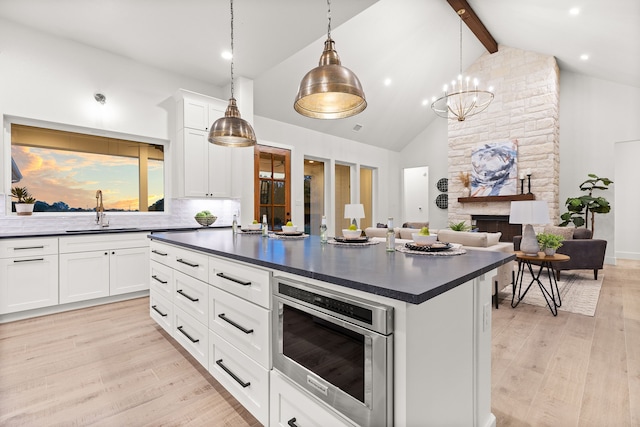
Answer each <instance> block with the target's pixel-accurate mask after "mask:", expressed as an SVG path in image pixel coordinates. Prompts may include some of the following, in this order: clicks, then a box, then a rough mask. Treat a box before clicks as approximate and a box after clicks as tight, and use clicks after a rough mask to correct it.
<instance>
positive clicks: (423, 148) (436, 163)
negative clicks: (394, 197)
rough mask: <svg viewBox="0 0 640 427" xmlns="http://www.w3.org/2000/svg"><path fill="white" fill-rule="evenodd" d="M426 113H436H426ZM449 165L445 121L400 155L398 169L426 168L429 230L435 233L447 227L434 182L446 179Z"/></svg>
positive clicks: (435, 125)
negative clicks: (427, 174) (427, 175)
mask: <svg viewBox="0 0 640 427" xmlns="http://www.w3.org/2000/svg"><path fill="white" fill-rule="evenodd" d="M426 114H435V113H432V112H431V111H426ZM448 164H449V162H448V139H447V120H446V119H442V118H439V117H438V118H436V119H435V120H434V121H433V122H432V123H431V125H429V127H427V128H426V129H425V130H424V131H423V132H422V133H421V134H420V135H418V136H417V137H415V138H414V139H413V141H411V142H410V143H409V144H407V145H406V146H405V147H404V148H403V149H402V151H401V152H400V167H401V168H410V167H418V166H425V165H426V166H428V167H429V227H430V228H432V229H434V230H438V229H440V228H446V227H447V226H448V224H449V222H448V219H447V217H448V210H447V209H440V208H439V207H437V206H436V202H435V200H436V197H437V196H438V194H440V192H439V191H438V189H437V188H436V183H437V182H438V180H439V179H440V178H448V177H449V175H448ZM449 178H450V177H449ZM403 215H405V214H404V213H403ZM407 220H408V218H406V217H405V216H403V220H402V221H401V222H399V221H398V222H399V223H400V224H402V222H405V221H407Z"/></svg>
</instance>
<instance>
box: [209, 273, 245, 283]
mask: <svg viewBox="0 0 640 427" xmlns="http://www.w3.org/2000/svg"><path fill="white" fill-rule="evenodd" d="M216 276H218V277H222V278H223V279H227V280H231V281H232V282H236V283H239V284H241V285H242V286H249V285H251V282H245V281H244V280H240V279H236V278H233V277H230V276H227V275H226V274H224V273H217V274H216Z"/></svg>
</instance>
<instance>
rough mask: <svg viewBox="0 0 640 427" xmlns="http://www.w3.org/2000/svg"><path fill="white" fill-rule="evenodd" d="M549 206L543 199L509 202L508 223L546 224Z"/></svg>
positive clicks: (548, 220)
mask: <svg viewBox="0 0 640 427" xmlns="http://www.w3.org/2000/svg"><path fill="white" fill-rule="evenodd" d="M549 222H550V219H549V207H548V206H547V202H546V201H544V200H523V201H517V202H511V212H510V214H509V224H548V223H549Z"/></svg>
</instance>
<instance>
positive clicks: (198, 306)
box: [173, 271, 209, 326]
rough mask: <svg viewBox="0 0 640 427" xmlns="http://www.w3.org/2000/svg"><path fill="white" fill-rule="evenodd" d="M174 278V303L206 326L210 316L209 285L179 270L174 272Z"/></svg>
mask: <svg viewBox="0 0 640 427" xmlns="http://www.w3.org/2000/svg"><path fill="white" fill-rule="evenodd" d="M173 280H174V283H175V292H174V293H173V303H174V304H175V305H176V307H180V308H181V309H182V310H184V311H185V312H186V313H187V314H189V315H191V316H193V317H194V318H195V319H196V320H197V321H198V322H200V323H202V324H203V325H205V326H206V325H207V319H208V316H209V310H208V306H209V285H207V284H206V283H204V282H201V281H200V280H198V279H194V278H193V277H191V276H187V275H186V274H184V273H180V272H179V271H174V272H173Z"/></svg>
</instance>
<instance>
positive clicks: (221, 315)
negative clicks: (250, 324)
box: [218, 313, 253, 334]
mask: <svg viewBox="0 0 640 427" xmlns="http://www.w3.org/2000/svg"><path fill="white" fill-rule="evenodd" d="M218 317H219V318H221V319H222V320H224V321H225V322H227V323H228V324H230V325H231V326H235V327H236V328H238V329H240V330H241V331H242V332H244V333H245V334H252V333H253V329H247V328H243V327H242V326H240V325H238V324H237V323H236V322H234V321H233V320H231V319H229V318H228V317H227V316H225V315H224V313H221V314H218Z"/></svg>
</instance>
